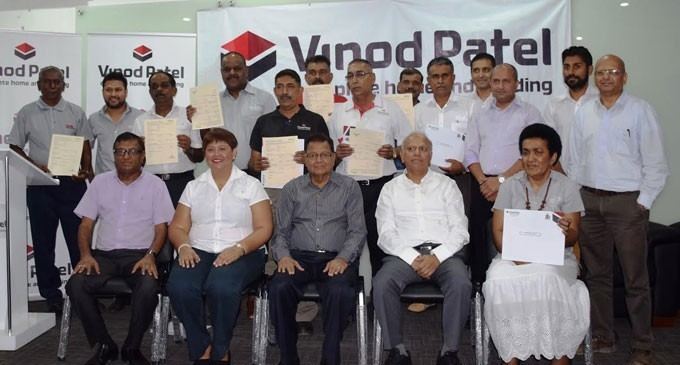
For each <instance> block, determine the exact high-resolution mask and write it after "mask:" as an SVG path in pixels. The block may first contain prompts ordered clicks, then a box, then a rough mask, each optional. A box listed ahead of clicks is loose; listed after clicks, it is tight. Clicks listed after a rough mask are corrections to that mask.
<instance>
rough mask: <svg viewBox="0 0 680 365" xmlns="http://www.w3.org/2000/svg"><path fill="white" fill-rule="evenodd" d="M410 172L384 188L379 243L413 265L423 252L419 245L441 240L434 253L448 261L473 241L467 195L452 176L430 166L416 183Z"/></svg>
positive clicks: (380, 201)
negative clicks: (467, 214) (438, 171)
mask: <svg viewBox="0 0 680 365" xmlns="http://www.w3.org/2000/svg"><path fill="white" fill-rule="evenodd" d="M406 174H407V173H406V172H405V173H404V174H401V175H399V176H397V177H395V178H394V179H392V180H391V181H390V182H388V183H386V184H385V185H384V186H383V188H382V191H381V192H380V198H378V207H377V209H376V211H375V218H376V220H377V223H378V235H379V238H378V246H379V247H380V248H381V249H382V250H383V251H384V252H385V253H387V254H388V255H393V256H398V257H399V258H401V259H402V260H404V261H405V262H407V263H408V264H409V265H410V264H411V263H412V262H413V260H415V259H416V257H418V255H419V252H418V251H417V250H416V249H414V247H415V246H418V245H420V244H421V243H423V242H426V241H431V242H436V243H441V246H439V247H437V248H435V249H434V250H433V251H432V254H434V255H435V256H437V259H439V262H444V260H446V259H448V258H449V257H451V256H453V255H454V254H455V253H456V252H458V251H459V250H460V249H461V248H463V246H465V245H466V244H467V243H468V242H469V241H470V237H469V235H468V230H467V224H468V222H467V217H466V216H465V210H464V208H463V196H462V195H461V193H460V190H459V189H458V186H456V183H455V182H454V181H453V180H452V179H450V178H449V177H448V176H445V175H442V174H439V173H436V172H433V171H431V170H429V171H428V173H427V174H426V175H425V177H423V179H422V180H421V182H420V184H416V183H414V182H413V181H411V180H410V179H409V178H408V177H407V176H406Z"/></svg>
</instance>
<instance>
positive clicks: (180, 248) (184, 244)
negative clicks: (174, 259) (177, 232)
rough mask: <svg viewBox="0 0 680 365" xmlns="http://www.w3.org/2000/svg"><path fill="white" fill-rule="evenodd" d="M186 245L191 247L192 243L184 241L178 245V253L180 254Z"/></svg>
mask: <svg viewBox="0 0 680 365" xmlns="http://www.w3.org/2000/svg"><path fill="white" fill-rule="evenodd" d="M185 246H186V247H191V245H190V244H188V243H182V244H181V245H179V247H177V254H178V255H179V252H180V251H181V250H182V247H185Z"/></svg>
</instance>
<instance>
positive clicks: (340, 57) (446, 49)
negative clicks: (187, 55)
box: [197, 0, 571, 109]
mask: <svg viewBox="0 0 680 365" xmlns="http://www.w3.org/2000/svg"><path fill="white" fill-rule="evenodd" d="M197 31H198V37H199V39H200V42H199V44H198V82H199V84H204V83H215V82H217V83H220V84H221V78H220V55H221V54H224V53H227V52H229V51H238V52H240V53H242V54H243V55H244V56H245V58H246V60H247V64H248V67H249V71H250V79H251V82H252V83H253V85H254V86H257V87H260V88H263V89H265V90H271V89H272V87H273V85H274V80H273V78H274V75H275V74H276V72H277V71H279V70H282V69H284V68H291V69H294V70H297V71H300V72H303V71H304V60H305V59H306V58H307V57H309V56H312V55H315V54H324V55H326V56H327V57H329V58H330V60H331V63H332V66H331V71H333V72H334V76H335V77H334V79H333V84H334V85H335V90H336V92H337V93H338V94H341V95H348V94H349V92H348V90H347V89H346V86H345V80H344V76H345V74H346V67H347V64H348V63H349V62H350V61H351V60H352V59H354V58H359V57H361V58H365V59H368V60H369V61H371V62H372V63H373V66H374V71H375V73H376V84H375V85H374V90H375V92H376V93H385V94H394V93H395V92H396V84H397V83H398V81H399V73H400V72H401V70H402V69H403V68H406V67H415V68H417V69H419V70H421V71H422V72H423V73H425V71H426V70H425V68H426V66H427V63H428V62H429V61H430V60H431V59H432V58H434V57H437V56H445V57H449V58H450V59H451V61H452V62H453V63H454V66H455V73H456V84H455V86H454V91H455V92H456V93H458V94H467V93H471V92H472V91H473V88H472V83H471V81H470V71H469V70H470V69H469V65H470V60H471V59H472V58H473V57H474V56H475V55H476V54H477V53H480V52H488V53H490V54H492V55H494V56H495V57H496V60H497V62H498V63H502V62H506V63H511V64H513V65H515V66H517V69H518V73H519V81H520V82H519V90H518V91H520V94H519V95H520V97H522V98H523V99H525V100H528V101H530V102H532V103H533V104H534V105H536V106H537V107H538V108H539V109H541V108H542V107H543V104H544V103H545V102H546V101H547V100H548V96H549V95H551V94H553V91H554V90H553V89H555V90H557V89H560V90H561V85H562V76H561V75H562V73H561V70H562V67H561V56H560V53H561V52H562V50H563V49H564V48H566V47H568V46H569V45H571V4H570V1H569V0H525V1H506V0H486V1H470V0H430V1H406V0H400V1H385V0H370V1H351V2H335V3H314V4H299V5H297V4H296V5H280V6H261V7H226V8H223V9H216V10H205V11H200V12H198V15H197ZM426 93H431V90H429V88H428V89H427V90H426Z"/></svg>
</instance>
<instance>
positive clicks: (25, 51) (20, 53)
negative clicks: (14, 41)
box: [14, 42, 35, 60]
mask: <svg viewBox="0 0 680 365" xmlns="http://www.w3.org/2000/svg"><path fill="white" fill-rule="evenodd" d="M14 55H15V56H17V57H19V58H21V59H22V60H27V59H29V58H31V57H33V56H35V47H33V46H31V45H30V44H28V43H26V42H24V43H22V44H20V45H18V46H16V47H14Z"/></svg>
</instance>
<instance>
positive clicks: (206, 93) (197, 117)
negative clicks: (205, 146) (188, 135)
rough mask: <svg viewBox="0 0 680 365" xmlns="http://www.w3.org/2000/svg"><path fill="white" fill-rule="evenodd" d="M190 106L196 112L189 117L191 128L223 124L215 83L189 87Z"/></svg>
mask: <svg viewBox="0 0 680 365" xmlns="http://www.w3.org/2000/svg"><path fill="white" fill-rule="evenodd" d="M189 100H190V103H191V106H193V107H194V108H196V114H194V116H193V117H192V118H191V128H192V129H205V128H213V127H222V126H224V120H223V119H222V105H221V104H220V94H219V92H218V91H217V86H215V85H204V86H197V87H194V88H191V90H190V91H189Z"/></svg>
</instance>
